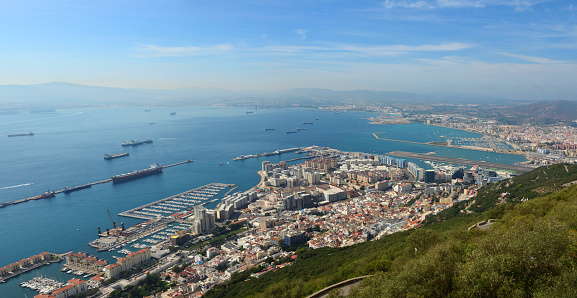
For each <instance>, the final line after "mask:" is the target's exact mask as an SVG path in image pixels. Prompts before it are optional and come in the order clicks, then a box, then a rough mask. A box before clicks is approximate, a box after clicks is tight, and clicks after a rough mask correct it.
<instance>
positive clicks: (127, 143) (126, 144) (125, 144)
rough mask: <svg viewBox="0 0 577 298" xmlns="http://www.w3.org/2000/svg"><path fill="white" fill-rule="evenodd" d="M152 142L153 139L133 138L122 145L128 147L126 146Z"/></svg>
mask: <svg viewBox="0 0 577 298" xmlns="http://www.w3.org/2000/svg"><path fill="white" fill-rule="evenodd" d="M150 143H152V140H144V141H137V140H132V141H130V142H127V141H124V143H122V144H121V145H122V147H126V146H138V145H143V144H150Z"/></svg>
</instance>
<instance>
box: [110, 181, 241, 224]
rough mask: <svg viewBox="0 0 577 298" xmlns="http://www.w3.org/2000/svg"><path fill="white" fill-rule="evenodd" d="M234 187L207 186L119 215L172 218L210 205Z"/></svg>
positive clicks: (140, 217)
mask: <svg viewBox="0 0 577 298" xmlns="http://www.w3.org/2000/svg"><path fill="white" fill-rule="evenodd" d="M233 186H234V184H223V183H211V184H207V185H204V186H201V187H198V188H195V189H191V190H189V191H185V192H183V193H179V194H177V195H174V196H170V197H168V198H164V199H162V200H159V201H156V202H152V203H149V204H146V205H143V206H140V207H136V208H134V209H130V210H128V211H124V212H121V213H119V214H118V215H120V216H125V217H132V218H138V219H145V220H149V219H154V218H158V217H166V216H170V215H172V214H175V213H178V212H182V211H185V210H190V209H192V207H193V206H195V205H202V204H206V203H209V202H211V201H213V197H214V196H216V195H218V194H219V193H221V192H222V191H223V190H225V189H227V188H229V187H233Z"/></svg>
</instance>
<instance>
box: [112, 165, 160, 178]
mask: <svg viewBox="0 0 577 298" xmlns="http://www.w3.org/2000/svg"><path fill="white" fill-rule="evenodd" d="M158 173H162V166H161V165H159V164H157V163H155V164H153V165H151V166H150V167H149V168H148V169H143V170H137V171H132V172H130V173H126V174H120V175H116V176H112V182H114V183H116V182H124V181H128V180H132V179H136V178H140V177H144V176H148V175H153V174H158Z"/></svg>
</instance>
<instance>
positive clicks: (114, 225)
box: [106, 209, 116, 229]
mask: <svg viewBox="0 0 577 298" xmlns="http://www.w3.org/2000/svg"><path fill="white" fill-rule="evenodd" d="M106 211H108V216H110V221H112V227H113V228H114V229H116V222H115V221H114V219H113V218H112V214H110V210H108V209H106Z"/></svg>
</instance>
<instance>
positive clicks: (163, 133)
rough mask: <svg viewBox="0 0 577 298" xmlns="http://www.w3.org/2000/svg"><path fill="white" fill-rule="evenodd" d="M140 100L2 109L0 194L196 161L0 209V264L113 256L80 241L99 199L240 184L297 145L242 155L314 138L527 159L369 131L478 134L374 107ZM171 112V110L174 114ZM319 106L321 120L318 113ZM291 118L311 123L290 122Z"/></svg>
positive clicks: (428, 136)
mask: <svg viewBox="0 0 577 298" xmlns="http://www.w3.org/2000/svg"><path fill="white" fill-rule="evenodd" d="M144 110H145V109H144V108H134V109H81V110H58V111H57V112H56V113H51V114H22V115H1V116H0V202H6V201H13V200H17V199H21V198H27V197H31V196H35V195H39V194H42V193H43V192H45V191H47V190H48V189H50V190H60V189H62V188H64V187H66V186H68V187H72V186H76V185H82V184H86V183H89V182H95V181H100V180H104V179H108V178H110V177H111V176H113V175H116V174H121V173H126V172H130V171H133V170H137V169H143V168H147V167H148V166H149V165H150V164H152V163H160V164H163V165H166V164H172V163H176V162H180V161H184V160H188V159H193V160H194V163H191V164H183V165H179V166H175V167H171V168H167V169H165V170H164V171H163V173H162V174H159V175H154V176H149V177H145V178H141V179H137V180H133V181H130V182H126V183H122V184H115V185H113V184H112V183H105V184H100V185H96V186H93V187H92V188H89V189H84V190H81V191H78V192H73V193H70V194H58V195H56V197H54V198H51V199H44V200H38V201H30V202H26V203H22V204H18V205H14V206H7V207H5V208H0V267H1V266H5V265H8V264H10V263H13V262H16V261H18V260H20V259H23V258H27V257H29V256H32V255H35V254H38V253H40V252H43V251H48V252H53V253H63V252H68V251H86V252H89V253H90V254H93V255H97V256H99V257H103V258H109V262H112V263H114V262H115V260H114V259H111V258H110V256H111V255H110V253H96V252H95V250H94V249H92V248H91V247H90V246H88V244H87V243H88V242H89V241H91V240H93V239H95V238H96V237H97V227H102V229H103V230H105V229H106V228H107V227H108V228H111V225H112V224H111V222H110V219H109V217H108V213H107V209H108V210H110V212H111V213H112V214H113V215H114V216H115V217H116V214H118V213H120V212H122V211H126V210H128V209H131V208H134V207H137V206H140V205H143V204H146V203H149V202H153V201H156V200H159V199H162V198H165V197H168V196H171V195H174V194H177V193H180V192H183V191H187V190H190V189H192V188H196V187H198V186H202V185H205V184H208V183H212V182H222V183H234V184H236V185H237V186H239V190H241V191H244V190H247V189H249V188H250V187H252V186H254V185H255V184H257V183H258V181H259V180H260V178H259V176H258V175H257V174H256V172H257V171H258V170H259V169H260V167H261V166H260V165H261V162H262V161H263V160H270V161H271V162H273V163H277V162H279V161H281V160H286V159H291V158H294V157H298V156H299V155H297V154H283V155H280V156H278V155H277V156H269V157H266V158H260V159H250V160H244V161H233V160H232V158H233V157H236V156H238V155H246V154H255V153H262V152H268V151H274V150H278V149H285V148H292V147H301V146H311V145H319V146H327V147H332V148H336V149H340V150H345V151H359V152H367V153H376V154H385V153H387V152H391V151H396V150H400V151H411V152H419V153H426V152H431V151H437V150H438V151H439V153H438V155H442V156H450V157H461V158H466V159H473V160H484V161H492V162H498V163H505V164H512V163H514V162H517V161H521V160H523V158H522V157H520V156H515V155H505V154H496V153H485V152H479V151H470V150H460V149H450V148H444V147H434V146H428V145H418V144H408V143H398V142H390V141H380V140H377V139H375V138H374V137H373V135H372V134H373V133H375V132H386V134H385V135H384V136H386V137H387V138H389V139H398V140H406V141H414V142H429V141H442V140H444V139H443V138H441V136H445V137H451V136H461V137H475V136H478V135H476V134H473V133H468V132H464V131H459V130H453V129H446V128H441V127H435V126H427V125H422V124H407V125H371V124H369V123H368V120H366V118H368V117H372V116H375V114H371V113H360V112H347V113H339V114H335V113H332V112H320V111H310V110H304V109H265V110H262V109H259V110H252V109H251V110H249V109H245V108H217V109H215V108H150V110H151V111H150V112H145V111H144ZM247 111H251V112H253V113H250V114H247V113H246V112H247ZM171 112H176V115H174V116H170V113H171ZM317 117H318V118H319V120H315V118H317ZM302 122H314V124H313V125H303V124H302ZM152 123H153V124H152ZM265 128H274V129H275V130H271V131H265ZM296 128H306V129H307V130H301V131H299V132H298V133H296V134H287V133H286V131H289V130H290V131H295V130H296ZM31 131H32V132H34V133H35V135H34V136H31V137H30V136H26V137H12V138H8V137H7V136H6V135H8V134H17V133H18V134H19V133H28V132H31ZM132 139H136V140H145V139H152V140H154V143H152V144H147V145H141V146H138V147H121V146H120V144H121V143H122V142H123V141H125V140H132ZM120 152H129V153H130V156H128V157H123V158H118V159H114V160H104V159H103V156H104V154H105V153H120ZM219 163H223V165H222V166H221V165H219ZM423 165H424V164H423ZM216 204H217V202H215V203H213V204H211V205H208V206H207V207H208V208H213V207H214V206H215V205H216ZM115 219H116V218H115ZM120 221H123V222H124V223H125V225H126V226H127V227H129V226H131V225H133V224H135V223H138V222H140V221H139V220H135V219H131V218H122V217H121V218H120ZM60 266H61V265H60V264H55V265H50V266H44V267H42V268H40V269H37V270H35V271H32V272H29V273H27V274H24V275H21V276H20V277H18V278H14V279H12V280H9V281H8V282H6V283H3V284H0V297H24V296H25V295H26V296H28V297H32V296H34V295H35V294H37V293H36V292H33V291H31V290H28V289H23V288H20V287H19V286H18V284H19V283H20V282H22V281H25V280H28V279H30V278H32V277H34V276H37V275H45V276H47V277H52V278H54V279H59V280H61V281H66V280H68V279H70V278H72V277H73V276H72V275H68V274H65V273H61V272H60V271H59V269H60Z"/></svg>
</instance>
